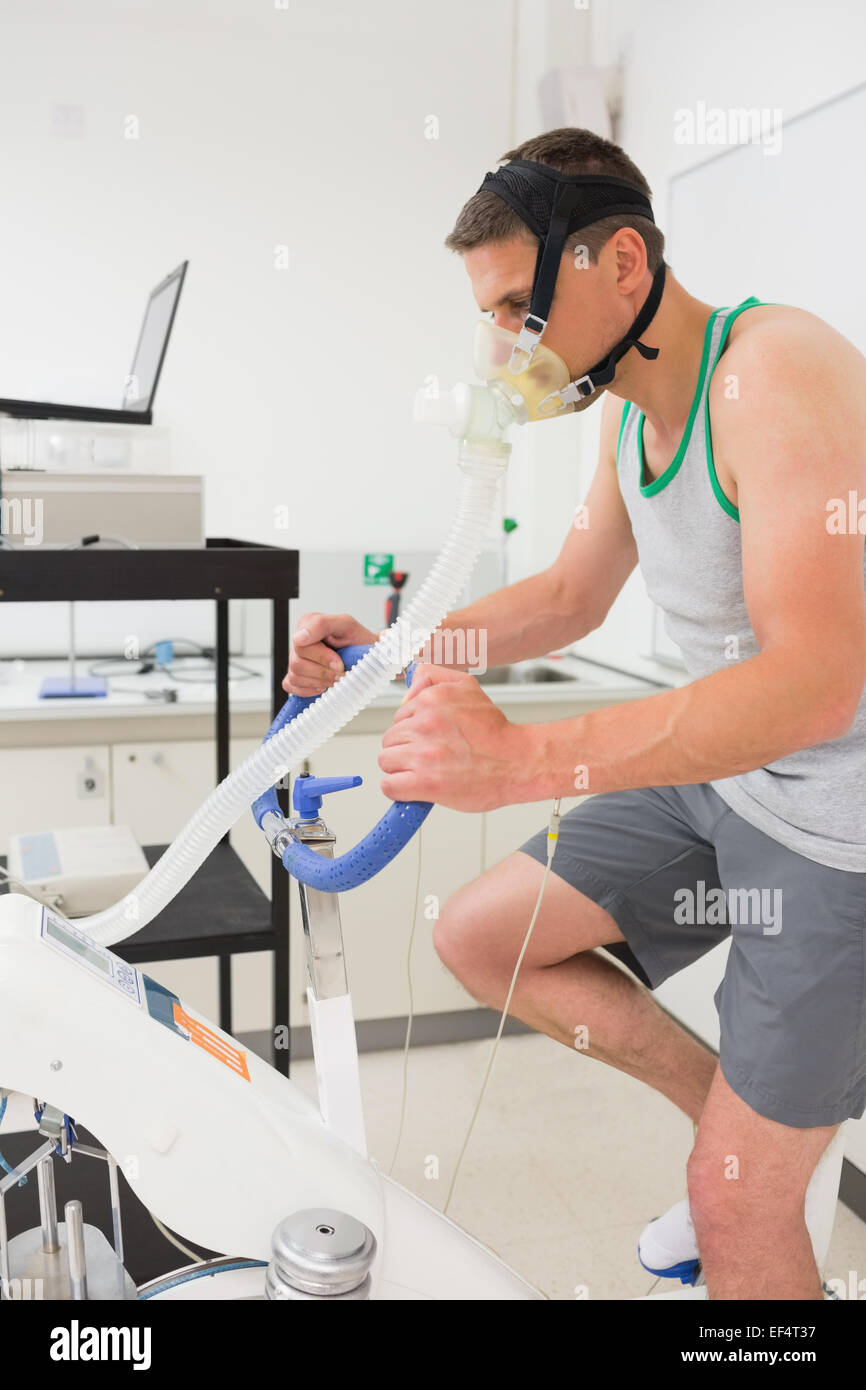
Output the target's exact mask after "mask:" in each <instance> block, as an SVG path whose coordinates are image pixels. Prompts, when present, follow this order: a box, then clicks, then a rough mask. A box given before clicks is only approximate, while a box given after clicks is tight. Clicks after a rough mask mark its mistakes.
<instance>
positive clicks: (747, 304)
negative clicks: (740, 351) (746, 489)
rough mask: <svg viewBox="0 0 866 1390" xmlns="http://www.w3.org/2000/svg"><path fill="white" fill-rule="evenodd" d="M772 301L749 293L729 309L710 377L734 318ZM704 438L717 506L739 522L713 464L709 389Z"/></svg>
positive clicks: (717, 362)
mask: <svg viewBox="0 0 866 1390" xmlns="http://www.w3.org/2000/svg"><path fill="white" fill-rule="evenodd" d="M773 303H775V301H774V300H763V299H757V298H756V297H755V295H750V296H749V298H748V299H744V300H743V302H742V304H738V305H737V307H736V309H733V310H731V312H730V315H729V317H728V320H727V322H726V324H725V326H724V328H723V329H722V336H721V338H720V339H719V346H718V350H717V351H716V359H715V361H714V362H713V366H712V369H711V371H710V377H712V375H713V372H714V371H715V370H716V367H717V366H718V365H719V358H720V357H721V355H722V349H723V348H724V346H725V343H726V342H727V340H728V334H729V333H730V331H731V325H732V324H733V322H734V320H735V319H737V318H739V316H740V314H742V312H743V310H744V309H754V308H755V306H756V305H758V304H762V305H763V304H773ZM704 439H705V440H706V446H707V468H708V470H709V474H710V485H711V487H712V489H713V492H714V493H715V495H716V501H717V502H718V504H719V506H720V507H721V509H722V511H723V512H727V514H728V516H729V517H732V518H733V520H734V521H736V522H739V520H740V510H739V507H735V506H734V504H733V502H732V501H731V499H730V498H729V497H726V496H725V494H724V492H723V491H722V485H721V483H720V482H719V478H718V474H717V473H716V465H715V461H714V459H713V441H712V439H711V437H710V393H709V390H707V396H706V400H705V401H704Z"/></svg>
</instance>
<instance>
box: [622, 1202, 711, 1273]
mask: <svg viewBox="0 0 866 1390" xmlns="http://www.w3.org/2000/svg"><path fill="white" fill-rule="evenodd" d="M637 1256H638V1259H639V1260H640V1262H641V1264H642V1265H643V1267H644V1269H646V1270H648V1271H649V1273H650V1274H659V1275H662V1276H663V1277H664V1278H665V1279H679V1280H680V1283H682V1284H697V1283H703V1278H702V1276H701V1267H700V1256H699V1255H698V1242H697V1238H696V1236H695V1228H694V1226H693V1225H692V1218H691V1215H690V1214H689V1201H688V1198H687V1197H684V1198H683V1200H682V1201H681V1202H677V1204H676V1206H674V1207H671V1209H670V1211H668V1212H665V1214H664V1216H658V1217H656V1219H655V1221H651V1222H650V1223H649V1225H648V1226H645V1227H644V1229H643V1231H642V1232H641V1236H640V1240H639V1241H638V1245H637Z"/></svg>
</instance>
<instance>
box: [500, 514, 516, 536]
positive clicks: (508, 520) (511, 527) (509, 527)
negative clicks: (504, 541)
mask: <svg viewBox="0 0 866 1390" xmlns="http://www.w3.org/2000/svg"><path fill="white" fill-rule="evenodd" d="M502 529H503V531H504V532H505V534H506V536H509V535H510V534H511V532H512V531H516V530H517V522H516V521H515V520H514V517H513V516H506V517H503V519H502Z"/></svg>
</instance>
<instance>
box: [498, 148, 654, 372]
mask: <svg viewBox="0 0 866 1390" xmlns="http://www.w3.org/2000/svg"><path fill="white" fill-rule="evenodd" d="M478 191H479V193H480V192H482V191H484V192H487V193H495V194H496V195H497V197H499V198H502V199H503V201H504V202H506V203H508V205H509V206H510V207H512V208H513V209H514V211H515V212H516V213H517V215H518V216H519V217H520V218H521V220H522V221H523V222H525V223H526V225H527V226H528V227H529V229H530V231H532V232H533V233H534V234H535V235H536V236H537V237H538V239H539V247H538V257H537V259H536V263H535V277H534V281H533V286H532V298H531V303H530V306H529V313H528V315H527V317H526V320H525V322H524V326H523V331H522V332H521V334H520V335H519V348H520V350H521V351H522V354H523V355H525V357H526V362H528V361H529V358H530V357H531V355H532V351H533V350H534V347H535V345H536V344H537V343H538V342H539V341H540V339H541V335H542V333H543V332H544V329H545V327H546V325H547V320H548V318H549V317H550V306H551V304H552V303H553V295H554V291H555V289H556V280H557V276H558V275H559V267H560V263H561V260H562V253H563V250H564V249H565V243H566V241H567V240H568V238H569V236H571V234H572V233H573V232H576V231H579V230H580V229H581V228H582V227H588V226H591V225H592V224H593V223H594V222H599V221H601V219H602V218H604V217H611V216H614V215H622V214H626V213H630V214H632V215H633V216H639V217H645V218H646V219H647V220H648V221H650V222H654V221H655V218H654V216H653V210H652V204H651V203H650V200H649V198H648V197H647V196H646V194H645V193H644V192H643V191H642V190H641V189H640V188H638V187H637V185H636V184H633V183H631V182H630V181H629V180H628V179H620V178H615V177H613V176H612V175H606V174H561V173H560V172H559V171H558V170H557V169H551V168H550V166H549V165H547V164H540V163H538V162H537V161H535V160H531V159H513V160H511V161H510V162H509V163H508V164H504V165H503V166H502V168H501V169H497V170H495V171H494V172H492V173H488V174H486V175H485V177H484V181H483V182H482V184H481V188H480V189H479V190H478ZM664 280H665V266H664V262H662V264H661V265H660V266H659V268H658V270H657V271H656V273H655V276H654V277H653V283H652V288H651V290H650V293H649V294H648V296H647V298H646V301H645V303H644V304H643V306H642V308H641V311H640V313H639V314H638V316H637V318H636V319H635V321H634V323H633V324H632V326H631V329H630V330H629V332H628V334H627V335H626V336H625V337H624V338H621V339H620V341H619V342H618V343H617V344H616V346H615V347H613V348H612V349H611V351H610V352H609V353H608V355H607V357H605V358H604V359H603V360H602V361H601V362H597V363H596V365H595V367H593V368H591V369H590V371H589V372H587V373H586V375H585V376H583V377H581V378H579V381H578V382H577V383H575V385H576V386H577V388H578V389H577V394H580V395H584V396H585V395H590V394H591V393H592V391H594V390H595V389H596V388H597V387H598V386H603V385H609V384H610V382H611V381H612V380H613V377H614V373H615V371H616V364H617V362H618V361H619V359H620V358H621V357H622V356H623V355H624V354H625V353H626V352H627V351H628V349H629V348H630V347H636V348H637V349H638V351H639V352H640V353H641V355H642V356H643V357H645V358H648V359H653V358H655V357H657V356H658V348H648V347H645V346H644V345H643V343H640V342H638V339H639V338H640V336H641V334H642V333H644V332H645V330H646V329H647V327H648V326H649V324H650V322H651V321H652V319H653V317H654V315H655V313H656V310H657V309H658V306H659V304H660V302H661V297H662V292H663V290H664ZM526 362H524V364H523V365H526Z"/></svg>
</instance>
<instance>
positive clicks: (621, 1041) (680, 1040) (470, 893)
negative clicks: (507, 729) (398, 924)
mask: <svg viewBox="0 0 866 1390" xmlns="http://www.w3.org/2000/svg"><path fill="white" fill-rule="evenodd" d="M543 874H544V866H543V865H542V864H539V863H538V861H537V860H535V859H533V858H532V857H531V856H530V855H528V854H524V853H523V852H522V851H520V850H517V851H515V852H514V853H513V854H510V855H508V857H507V858H506V859H504V860H503V861H502V862H501V863H500V864H497V865H495V867H494V868H492V869H488V870H487V872H486V873H484V874H482V875H481V876H480V878H477V879H476V880H475V881H474V882H473V883H471V884H468V885H467V886H466V887H465V888H462V889H460V891H459V892H457V893H455V894H454V895H453V896H452V897H451V898H449V899H448V901H447V902H446V904H445V906H444V908H443V910H442V913H441V915H440V917H439V919H438V921H437V923H436V926H435V929H434V935H433V940H434V944H435V947H436V950H437V952H438V954H439V957H440V959H441V960H442V961H443V963H444V964H445V965H446V966H447V967H448V969H449V970H450V971H451V972H452V974H454V975H455V976H456V977H457V979H458V980H460V982H461V983H462V984H463V985H464V987H465V988H466V989H467V990H468V991H469V992H470V994H471V995H472V996H473V997H474V998H475V999H477V1000H478V1001H479V1002H480V1003H483V1004H487V1005H488V1007H490V1008H493V1009H499V1010H501V1009H502V1008H503V1007H504V1005H505V999H506V996H507V994H508V988H509V985H510V983H511V977H512V975H513V973H514V966H515V964H516V962H517V957H518V955H519V954H520V949H521V947H522V945H523V940H524V938H525V936H526V932H527V929H528V927H529V923H530V920H531V918H532V912H533V909H534V907H535V902H536V899H537V897H538V890H539V887H540V885H541V879H542V876H543ZM623 940H624V937H623V935H622V932H621V931H620V930H619V927H618V926H617V924H616V922H615V921H614V920H613V918H612V917H611V916H610V914H609V913H608V912H605V910H604V909H603V908H601V907H599V906H598V904H597V903H594V902H593V901H592V900H591V899H590V898H587V897H586V896H585V894H583V893H580V892H578V890H577V889H576V888H573V887H572V886H571V885H570V884H568V883H566V882H565V880H564V879H562V878H560V877H559V876H558V875H557V874H554V873H553V872H551V873H550V875H549V876H548V880H547V885H546V887H545V890H544V897H543V898H542V902H541V909H540V911H539V914H538V918H537V920H536V923H535V927H534V929H533V932H532V937H531V939H530V942H529V946H528V948H527V951H526V954H525V956H524V957H523V962H522V964H521V967H520V973H519V975H518V977H517V984H516V986H515V990H514V994H513V995H512V999H511V1004H510V1006H509V1010H508V1012H509V1014H510V1015H513V1016H514V1017H515V1018H519V1019H521V1020H522V1022H524V1023H526V1024H528V1025H529V1027H530V1028H534V1029H536V1031H538V1032H540V1033H546V1034H547V1036H548V1037H551V1038H554V1039H555V1040H556V1041H557V1042H561V1043H563V1044H564V1046H566V1047H569V1048H571V1049H572V1050H574V1048H575V1041H576V1040H579V1041H580V1043H581V1047H580V1049H579V1050H582V1051H585V1052H586V1053H587V1054H588V1055H589V1056H590V1057H595V1058H597V1059H598V1060H600V1061H603V1062H607V1063H609V1064H610V1065H611V1066H614V1067H616V1068H617V1069H618V1070H619V1071H624V1072H627V1073H628V1074H629V1075H630V1076H634V1077H636V1078H637V1079H638V1080H639V1081H645V1082H646V1083H647V1085H649V1086H652V1087H654V1089H655V1090H657V1091H660V1092H661V1093H662V1095H665V1096H667V1097H668V1099H669V1100H672V1101H673V1103H674V1104H675V1105H677V1106H678V1107H679V1108H680V1109H681V1110H683V1111H685V1113H686V1114H687V1115H689V1116H691V1118H692V1119H693V1120H695V1121H697V1120H699V1119H700V1115H701V1112H702V1110H703V1108H704V1102H705V1101H706V1098H707V1093H708V1092H709V1089H710V1085H711V1083H712V1080H713V1076H714V1074H715V1070H716V1064H717V1060H718V1059H717V1058H716V1055H715V1053H714V1052H712V1051H711V1050H710V1048H708V1047H706V1046H705V1045H704V1044H703V1043H701V1042H698V1041H697V1040H696V1039H695V1038H693V1037H692V1036H691V1035H690V1034H689V1033H687V1032H686V1031H685V1029H683V1028H681V1027H680V1026H679V1025H678V1024H677V1023H676V1022H675V1021H674V1020H673V1019H672V1018H671V1017H670V1016H669V1015H668V1014H666V1013H665V1012H664V1010H663V1009H662V1008H660V1006H659V1005H658V1004H657V1003H656V1001H655V1000H654V999H653V997H652V994H651V993H650V991H649V990H648V989H646V988H645V987H644V986H643V985H642V984H641V983H640V981H639V980H637V979H635V977H634V976H633V975H631V974H630V973H626V972H625V971H623V970H621V969H620V968H619V967H618V966H617V965H614V964H613V963H612V962H611V961H608V960H605V959H604V957H602V956H600V955H596V954H595V953H594V948H595V947H597V946H608V945H611V944H612V943H614V942H617V941H623ZM578 1029H581V1030H583V1029H585V1030H586V1031H585V1033H583V1032H581V1033H580V1034H578V1032H577V1031H576V1030H578ZM584 1042H585V1044H586V1045H585V1046H583V1043H584Z"/></svg>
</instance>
